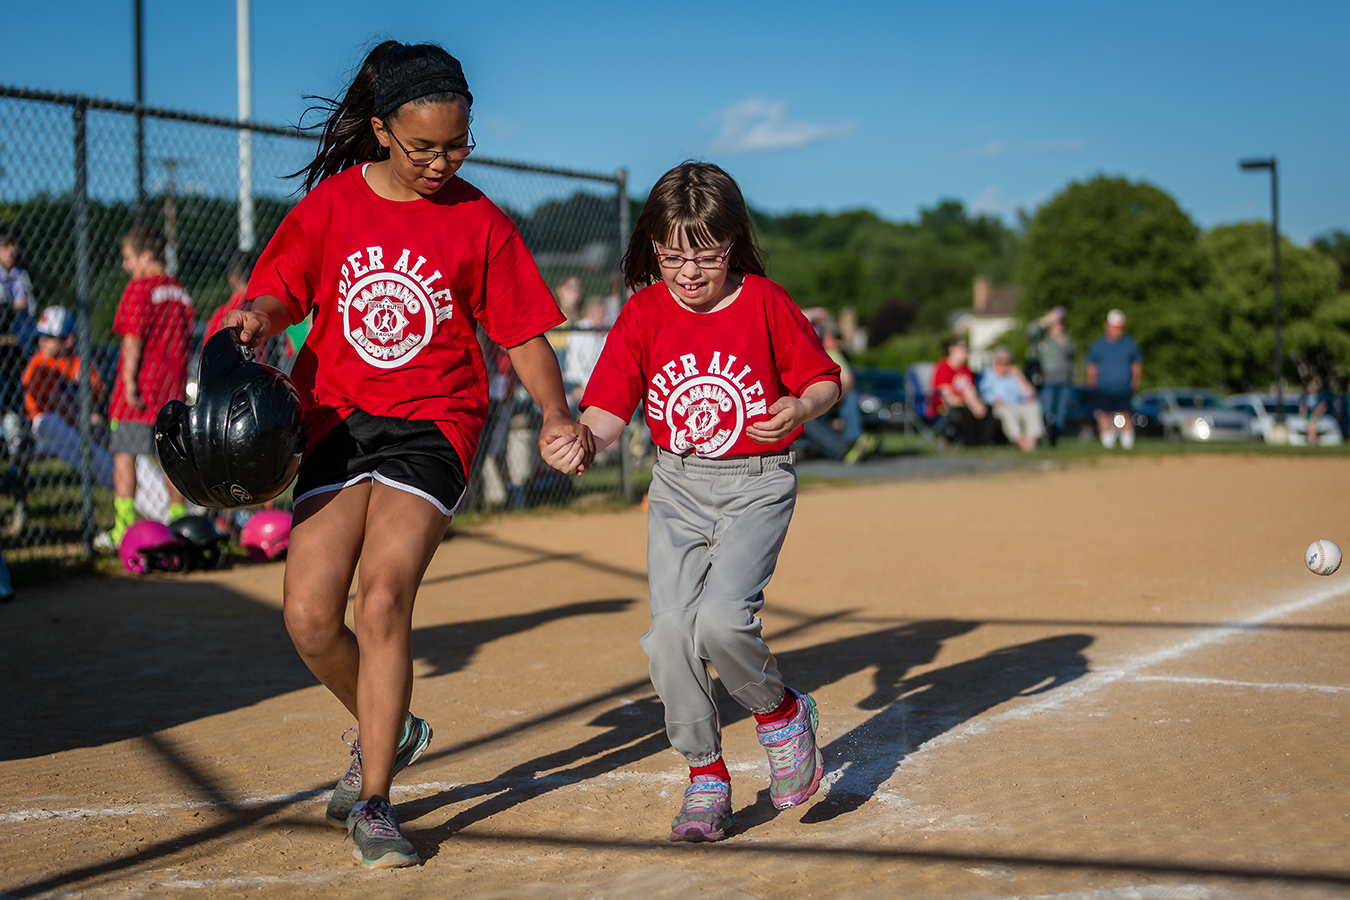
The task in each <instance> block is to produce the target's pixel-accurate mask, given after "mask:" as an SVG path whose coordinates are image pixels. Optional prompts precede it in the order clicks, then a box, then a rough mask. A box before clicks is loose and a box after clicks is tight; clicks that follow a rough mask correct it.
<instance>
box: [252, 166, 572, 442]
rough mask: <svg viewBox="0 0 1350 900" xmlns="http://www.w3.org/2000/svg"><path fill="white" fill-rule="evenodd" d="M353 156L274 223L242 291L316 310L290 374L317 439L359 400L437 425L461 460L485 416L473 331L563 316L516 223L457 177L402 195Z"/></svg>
mask: <svg viewBox="0 0 1350 900" xmlns="http://www.w3.org/2000/svg"><path fill="white" fill-rule="evenodd" d="M364 168H365V167H364V166H352V167H351V168H350V169H347V170H345V171H343V172H340V173H339V174H337V175H333V176H331V177H329V178H326V179H324V180H323V181H322V182H320V183H319V184H318V185H317V186H316V187H315V188H314V190H312V191H310V192H309V194H308V195H307V196H306V197H305V198H304V199H303V200H301V201H300V202H299V203H298V204H297V205H296V207H295V209H293V210H291V212H290V213H289V214H288V215H287V216H286V218H285V219H284V220H283V221H282V223H281V227H280V228H278V229H277V233H276V234H275V235H274V236H273V237H272V240H271V241H270V242H269V243H268V245H267V249H265V250H264V251H263V253H262V256H261V257H260V258H259V260H258V264H257V265H256V266H255V267H254V269H253V276H252V277H251V278H250V279H249V285H248V295H249V297H250V298H253V297H260V296H263V295H265V294H266V295H271V296H273V297H276V298H277V299H279V300H281V302H282V303H284V304H285V305H286V307H287V308H288V309H289V310H290V312H291V316H292V317H293V320H294V321H296V322H298V321H300V320H301V319H303V318H304V317H305V316H307V315H309V314H310V312H311V310H312V311H313V313H314V324H313V328H312V329H311V331H310V333H309V337H308V338H307V339H306V340H305V345H304V347H303V348H301V350H300V352H299V354H298V355H297V356H296V360H295V366H294V368H293V369H292V371H291V378H292V380H294V382H295V386H296V388H297V390H299V392H300V395H301V398H302V400H303V402H304V405H305V413H306V421H307V424H308V427H309V443H310V448H311V449H312V448H313V447H314V446H316V445H317V443H318V442H319V441H320V440H322V439H323V437H324V436H325V435H327V434H328V432H329V431H330V430H331V429H332V428H333V426H334V425H336V424H337V423H338V422H339V421H341V420H342V419H344V418H346V417H347V416H348V415H350V414H351V413H352V412H353V411H355V410H357V409H360V410H362V411H364V412H367V413H370V414H371V415H376V416H390V417H395V418H400V419H407V420H419V421H431V422H435V423H437V424H438V425H439V426H440V428H441V431H442V432H444V433H445V435H446V437H447V438H448V439H449V440H450V443H451V444H452V445H453V446H454V448H455V450H456V452H458V453H459V454H460V460H461V462H462V463H463V464H464V465H465V467H466V468H467V466H468V464H469V461H470V460H471V459H473V454H474V450H475V448H476V447H477V443H478V434H479V432H481V431H482V429H483V422H484V420H485V419H486V417H487V403H488V397H487V373H486V371H485V369H484V366H483V356H482V353H481V351H480V350H479V346H478V340H477V338H476V336H475V334H476V330H475V326H476V325H477V324H481V325H482V326H483V329H484V330H485V331H486V332H487V335H488V337H490V338H492V340H493V341H495V342H497V343H498V344H500V345H501V346H503V347H515V346H517V345H519V344H523V343H524V342H526V341H528V340H530V339H531V338H534V337H537V336H538V335H540V334H543V333H544V332H545V331H547V330H548V329H550V328H552V327H554V326H556V325H560V324H562V322H564V321H565V319H564V317H563V315H562V313H560V312H559V311H558V304H557V302H556V301H555V300H554V299H553V294H552V292H551V291H550V290H549V289H548V286H547V285H546V284H545V283H544V279H543V278H542V277H541V276H540V274H539V270H538V268H537V267H536V266H535V264H534V260H533V258H531V256H530V253H529V251H528V250H527V249H526V247H525V242H524V241H523V240H521V237H520V234H519V232H517V231H516V227H515V225H514V224H513V223H512V222H511V220H510V219H509V218H507V216H506V214H505V213H503V212H502V211H501V210H500V209H498V208H497V206H496V205H495V204H494V203H493V202H492V201H491V200H489V199H488V198H487V197H485V196H483V193H482V192H481V191H479V190H478V189H477V188H475V187H474V186H473V185H471V184H469V183H468V182H466V181H464V180H463V179H462V178H454V179H452V180H451V181H450V183H449V184H447V185H445V186H444V187H443V188H441V189H440V190H439V191H437V192H436V193H435V194H433V195H431V196H430V197H422V198H419V199H417V200H410V201H406V202H398V201H393V200H386V199H384V198H383V197H381V196H379V195H378V194H376V193H375V192H374V191H373V190H371V188H370V186H369V185H368V184H366V180H365V177H364V175H363V174H362V172H363V169H364Z"/></svg>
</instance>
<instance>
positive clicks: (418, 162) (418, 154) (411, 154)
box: [384, 125, 477, 168]
mask: <svg viewBox="0 0 1350 900" xmlns="http://www.w3.org/2000/svg"><path fill="white" fill-rule="evenodd" d="M384 130H385V131H387V132H389V136H390V137H391V138H393V139H394V143H395V144H398V149H400V150H402V151H403V155H404V156H406V157H408V162H410V163H412V164H413V165H414V166H417V167H418V168H421V167H423V166H429V165H431V164H432V163H434V162H435V161H436V157H438V156H444V157H445V161H446V162H459V161H460V160H461V159H463V158H464V157H466V156H468V155H469V154H470V153H472V152H473V148H474V147H475V146H477V145H476V144H474V142H473V129H472V128H470V129H469V142H468V143H467V144H465V145H464V146H463V147H451V148H450V149H449V150H409V149H408V148H407V147H405V146H403V142H402V141H400V140H399V139H398V137H397V135H395V134H394V130H393V129H392V128H390V127H389V126H387V125H386V126H385V129H384Z"/></svg>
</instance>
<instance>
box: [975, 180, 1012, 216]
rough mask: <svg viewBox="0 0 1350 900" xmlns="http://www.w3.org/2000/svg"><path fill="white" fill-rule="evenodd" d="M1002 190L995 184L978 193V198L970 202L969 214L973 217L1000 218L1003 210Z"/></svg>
mask: <svg viewBox="0 0 1350 900" xmlns="http://www.w3.org/2000/svg"><path fill="white" fill-rule="evenodd" d="M1002 200H1003V188H1001V187H999V186H998V185H996V184H991V185H989V187H987V188H985V189H984V190H982V191H980V194H979V196H978V197H976V198H975V199H974V200H972V201H970V214H971V215H973V216H1000V217H1001V216H1002V215H1003V213H1004V209H1003V204H1002V202H1001V201H1002Z"/></svg>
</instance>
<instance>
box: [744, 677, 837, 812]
mask: <svg viewBox="0 0 1350 900" xmlns="http://www.w3.org/2000/svg"><path fill="white" fill-rule="evenodd" d="M788 690H789V691H790V692H791V693H792V696H794V697H796V698H797V711H796V712H794V713H793V714H792V717H791V718H789V719H788V720H787V721H786V722H773V723H770V724H768V725H756V726H755V731H756V732H757V733H758V735H759V743H760V746H762V747H763V748H764V751H765V752H766V753H768V754H769V800H770V801H772V802H773V805H774V808H776V809H788V808H790V807H793V806H796V805H797V804H799V803H801V802H803V801H804V800H806V799H807V798H808V797H810V796H811V795H812V794H814V793H815V792H816V790H817V789H818V788H819V787H820V779H821V776H822V775H824V774H825V761H824V760H823V759H822V758H821V755H820V748H819V747H817V746H816V723H817V720H818V713H817V712H816V701H815V700H813V699H812V698H811V695H810V694H799V693H797V692H796V691H793V690H792V689H791V688H788Z"/></svg>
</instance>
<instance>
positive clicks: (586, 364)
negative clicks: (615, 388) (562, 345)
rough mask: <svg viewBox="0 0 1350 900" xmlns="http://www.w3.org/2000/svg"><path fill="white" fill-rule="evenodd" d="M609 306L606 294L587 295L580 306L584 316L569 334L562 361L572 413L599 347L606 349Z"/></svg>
mask: <svg viewBox="0 0 1350 900" xmlns="http://www.w3.org/2000/svg"><path fill="white" fill-rule="evenodd" d="M608 312H609V308H608V304H607V303H606V301H605V298H604V297H587V298H586V303H585V305H583V306H582V307H581V319H580V321H577V322H575V323H570V322H569V324H574V325H575V326H576V330H574V331H573V332H572V333H571V334H569V335H568V337H567V357H566V358H565V359H564V361H563V367H562V377H563V387H564V388H566V389H567V403H568V405H569V406H570V407H571V408H572V415H573V416H576V415H578V409H577V407H578V405H579V404H580V403H581V395H582V394H584V393H585V391H586V382H588V381H590V380H591V372H593V371H595V363H596V361H597V360H599V359H600V351H601V350H603V349H605V338H606V337H608V335H609V329H608V328H607V327H606V318H607V316H608Z"/></svg>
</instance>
